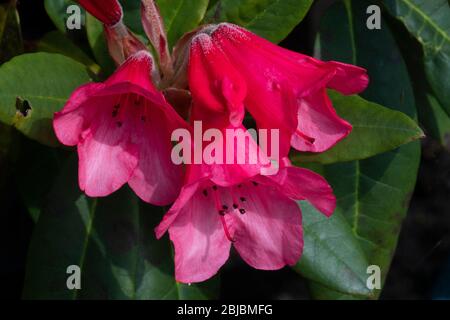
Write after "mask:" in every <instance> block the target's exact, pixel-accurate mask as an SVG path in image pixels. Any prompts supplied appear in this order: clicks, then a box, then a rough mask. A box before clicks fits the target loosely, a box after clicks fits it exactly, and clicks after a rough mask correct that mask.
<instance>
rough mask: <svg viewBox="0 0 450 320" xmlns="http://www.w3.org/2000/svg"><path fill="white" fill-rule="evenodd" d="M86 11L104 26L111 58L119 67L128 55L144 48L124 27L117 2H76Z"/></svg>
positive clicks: (108, 0)
mask: <svg viewBox="0 0 450 320" xmlns="http://www.w3.org/2000/svg"><path fill="white" fill-rule="evenodd" d="M78 2H79V4H80V5H81V6H83V8H84V9H86V11H88V12H89V13H90V14H92V15H93V16H94V17H95V18H96V19H98V20H99V21H101V22H102V23H103V25H104V31H105V36H106V40H107V43H108V49H109V53H110V55H111V57H112V58H113V59H114V61H115V62H116V64H118V65H120V64H121V63H122V62H123V61H125V60H126V59H127V58H128V57H129V56H130V55H132V54H134V53H136V52H138V51H140V50H146V49H147V48H146V46H145V45H144V44H143V43H142V42H141V41H140V40H139V39H138V38H137V37H136V36H135V35H134V34H133V33H132V32H131V31H130V30H129V29H128V28H127V27H126V26H125V25H124V23H123V21H122V19H123V10H122V7H121V5H120V3H119V1H117V0H78Z"/></svg>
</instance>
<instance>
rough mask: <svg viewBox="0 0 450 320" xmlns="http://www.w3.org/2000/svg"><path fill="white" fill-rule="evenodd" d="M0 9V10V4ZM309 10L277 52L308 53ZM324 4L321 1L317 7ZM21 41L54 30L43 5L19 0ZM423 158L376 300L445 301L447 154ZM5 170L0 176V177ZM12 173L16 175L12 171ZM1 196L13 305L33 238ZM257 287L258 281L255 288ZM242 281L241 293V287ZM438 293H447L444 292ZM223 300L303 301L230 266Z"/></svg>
mask: <svg viewBox="0 0 450 320" xmlns="http://www.w3.org/2000/svg"><path fill="white" fill-rule="evenodd" d="M0 2H4V1H3V0H0ZM317 2H320V1H316V4H315V7H314V8H313V10H312V11H311V12H310V14H309V15H308V17H307V18H306V19H305V20H304V21H303V22H302V23H301V24H300V25H299V26H298V27H297V28H296V29H295V30H294V31H293V32H292V34H291V35H290V36H289V37H288V38H287V39H286V40H285V41H284V42H283V43H282V44H281V45H282V46H284V47H287V48H289V49H291V50H294V51H301V52H306V53H311V52H310V50H309V49H310V48H311V44H312V40H313V39H312V32H311V29H313V27H312V26H313V25H314V21H315V20H316V19H315V18H316V15H317V12H318V10H319V5H320V4H318V3H317ZM325 2H326V1H325ZM18 9H19V14H20V18H21V23H22V32H23V37H24V40H25V50H26V51H30V50H32V49H33V47H34V41H36V40H37V39H39V38H40V37H42V36H43V35H44V34H45V33H46V32H48V31H51V30H53V29H54V27H53V24H52V22H51V21H50V20H49V19H48V17H47V14H46V12H45V9H44V6H43V1H40V0H20V1H19V4H18ZM422 145H423V156H422V165H421V168H420V172H419V177H418V182H417V187H416V190H415V193H414V196H413V198H412V202H411V208H410V210H409V213H408V216H407V218H406V220H405V221H404V225H403V229H402V232H401V234H400V240H399V244H398V248H397V251H396V254H395V257H394V259H393V263H392V267H391V270H390V273H389V275H388V278H387V281H386V284H385V287H384V290H383V293H382V295H381V298H382V299H431V298H443V297H447V298H450V293H449V292H448V290H449V288H450V201H449V197H450V154H449V153H448V152H447V151H445V150H444V149H443V148H442V147H441V146H439V144H437V143H436V142H434V141H432V140H431V139H429V138H427V139H425V140H424V141H423V142H422ZM0 166H1V172H0V174H1V175H3V176H4V177H5V179H8V180H9V179H11V181H14V180H13V179H12V177H13V175H14V172H13V171H12V170H11V171H8V170H7V169H8V164H7V163H5V164H4V163H0ZM5 169H6V170H5ZM15 170H20V168H16V169H15ZM6 185H8V186H9V187H8V188H7V189H6V190H1V195H0V199H4V200H6V201H3V203H6V206H4V205H3V206H2V210H1V213H0V218H1V221H4V224H2V225H1V226H0V257H1V258H0V283H1V286H2V290H1V291H0V292H1V293H0V296H3V297H4V298H8V299H11V298H12V299H18V298H20V297H21V291H22V285H23V278H24V273H25V263H26V253H27V247H28V243H29V240H30V237H31V233H32V231H33V222H32V221H31V219H30V217H29V214H28V213H27V210H26V209H25V208H23V207H22V204H21V201H20V197H19V195H18V193H17V191H16V189H15V186H14V183H13V182H11V184H6ZM261 279H264V281H261ZM244 280H245V283H246V286H242V285H241V284H242V283H243V281H244ZM445 290H447V291H446V292H445ZM221 297H222V298H225V299H240V298H242V299H245V298H252V299H260V298H261V299H307V298H309V295H308V288H307V286H306V283H304V282H301V281H299V277H298V275H297V274H296V273H294V272H293V271H291V270H290V269H288V268H286V269H284V270H282V271H278V272H263V271H257V270H254V269H252V268H250V267H249V266H247V265H246V264H245V263H244V262H242V260H240V259H238V258H236V256H235V255H234V258H233V259H231V261H230V262H229V263H228V264H227V265H226V266H225V267H224V269H223V272H222V293H221Z"/></svg>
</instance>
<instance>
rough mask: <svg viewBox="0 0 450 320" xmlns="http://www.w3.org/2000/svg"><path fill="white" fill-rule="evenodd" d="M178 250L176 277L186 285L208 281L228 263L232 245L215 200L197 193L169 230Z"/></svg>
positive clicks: (176, 251) (176, 253)
mask: <svg viewBox="0 0 450 320" xmlns="http://www.w3.org/2000/svg"><path fill="white" fill-rule="evenodd" d="M169 234H170V239H171V240H172V241H173V244H174V247H175V277H176V280H177V281H179V282H183V283H195V282H202V281H205V280H207V279H209V278H211V277H212V276H214V275H215V274H216V273H217V272H218V271H219V269H220V268H221V267H222V265H223V264H224V263H225V262H226V261H227V260H228V257H229V254H230V247H231V242H230V241H229V240H228V239H227V237H226V235H225V232H224V230H223V226H222V223H221V221H220V216H219V214H218V213H217V209H216V208H215V204H214V201H213V199H212V197H205V196H204V195H203V194H202V193H201V192H197V193H196V194H195V195H194V196H193V197H192V198H191V200H190V201H188V202H187V203H186V205H185V206H184V207H183V208H182V209H181V210H180V212H179V215H178V217H177V218H176V220H175V221H174V223H173V224H172V225H171V226H170V228H169Z"/></svg>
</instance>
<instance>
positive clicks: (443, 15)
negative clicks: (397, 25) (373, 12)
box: [384, 0, 450, 116]
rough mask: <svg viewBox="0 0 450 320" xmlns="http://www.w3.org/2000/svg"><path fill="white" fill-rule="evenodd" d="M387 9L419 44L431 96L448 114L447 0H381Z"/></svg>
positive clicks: (449, 39)
mask: <svg viewBox="0 0 450 320" xmlns="http://www.w3.org/2000/svg"><path fill="white" fill-rule="evenodd" d="M384 3H385V5H386V7H387V8H388V10H389V11H390V12H391V13H392V15H394V16H395V17H396V18H397V19H399V20H401V21H402V22H403V23H404V24H405V26H406V27H407V28H408V30H409V32H411V34H412V35H414V37H415V38H416V39H417V40H418V41H419V42H420V43H421V45H422V48H423V51H424V59H425V70H426V74H427V77H428V80H429V82H430V84H431V86H432V88H433V92H434V94H435V96H436V97H437V98H438V100H439V102H440V103H441V105H442V106H443V107H444V110H446V112H447V114H448V115H449V116H450V86H449V81H448V79H449V78H450V6H449V3H448V0H433V1H423V0H385V1H384Z"/></svg>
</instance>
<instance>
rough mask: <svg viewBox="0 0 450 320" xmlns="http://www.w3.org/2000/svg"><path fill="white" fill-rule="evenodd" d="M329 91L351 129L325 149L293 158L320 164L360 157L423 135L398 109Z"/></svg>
mask: <svg viewBox="0 0 450 320" xmlns="http://www.w3.org/2000/svg"><path fill="white" fill-rule="evenodd" d="M329 94H330V97H331V99H332V101H333V105H334V107H335V108H336V111H337V112H338V114H339V115H340V116H341V117H342V118H344V119H346V120H347V121H349V122H350V123H351V124H352V125H353V131H352V133H351V134H350V135H349V136H348V137H347V138H346V139H344V140H342V141H341V142H339V143H338V144H337V145H336V146H335V147H333V148H332V149H331V150H329V151H326V152H324V153H320V154H313V153H296V155H294V156H293V159H295V160H297V161H314V162H320V163H324V164H330V163H335V162H345V161H353V160H362V159H367V158H369V157H372V156H374V155H377V154H380V153H383V152H386V151H389V150H392V149H395V148H397V147H399V146H401V145H403V144H405V143H408V142H411V141H413V140H417V139H419V138H422V137H423V132H422V130H421V129H420V128H419V126H418V125H417V123H416V122H415V121H414V120H412V119H411V118H409V117H408V116H407V115H405V114H404V113H402V112H398V111H394V110H391V109H388V108H385V107H383V106H380V105H378V104H376V103H373V102H369V101H367V100H364V99H363V98H360V97H358V96H350V97H348V96H343V95H340V94H338V93H335V92H331V91H330V92H329Z"/></svg>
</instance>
